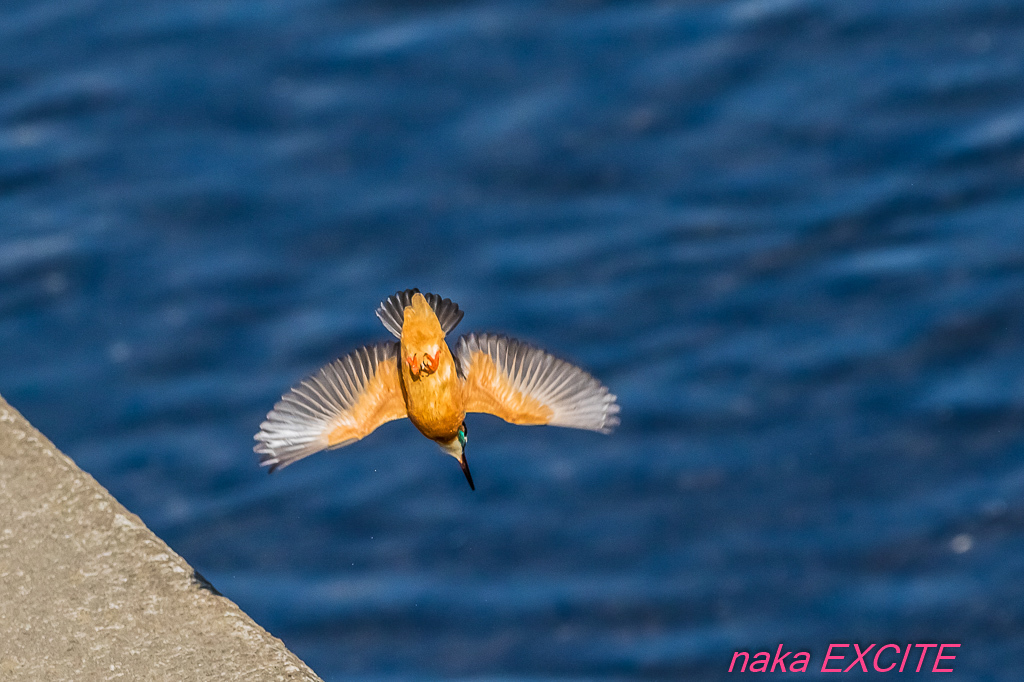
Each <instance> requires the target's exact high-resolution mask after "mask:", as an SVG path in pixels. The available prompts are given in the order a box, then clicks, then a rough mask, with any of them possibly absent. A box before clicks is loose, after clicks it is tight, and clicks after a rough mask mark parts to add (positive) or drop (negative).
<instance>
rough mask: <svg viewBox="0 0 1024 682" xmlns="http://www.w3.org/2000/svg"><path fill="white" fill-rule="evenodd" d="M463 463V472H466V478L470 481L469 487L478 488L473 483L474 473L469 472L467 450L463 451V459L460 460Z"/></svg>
mask: <svg viewBox="0 0 1024 682" xmlns="http://www.w3.org/2000/svg"><path fill="white" fill-rule="evenodd" d="M459 464H461V465H462V473H464V474H466V480H467V481H468V482H469V489H470V490H476V486H475V485H473V474H471V473H469V460H467V459H466V451H465V450H463V451H462V461H461V462H459Z"/></svg>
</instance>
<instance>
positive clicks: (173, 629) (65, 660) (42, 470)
mask: <svg viewBox="0 0 1024 682" xmlns="http://www.w3.org/2000/svg"><path fill="white" fill-rule="evenodd" d="M319 679H320V678H318V677H317V676H316V675H315V674H314V673H313V671H312V670H310V669H309V668H308V667H306V665H305V664H304V663H303V662H302V661H300V660H299V659H298V658H297V657H296V656H295V655H294V654H292V653H291V652H290V651H288V650H287V649H286V648H285V647H284V644H282V643H281V641H280V640H279V639H276V638H275V637H273V636H271V635H270V634H268V633H267V632H266V630H264V629H263V628H261V627H260V626H259V625H257V624H256V623H254V622H253V620H252V619H251V618H249V617H248V616H247V615H245V614H244V613H242V611H241V610H240V609H239V608H238V607H237V606H236V605H235V604H234V603H232V602H231V601H230V600H228V599H226V598H225V597H222V596H220V595H219V594H217V592H216V590H214V589H213V588H212V587H211V586H210V585H209V584H207V583H206V582H205V581H203V580H202V579H201V578H200V577H198V576H197V574H196V573H195V571H194V570H193V569H192V567H191V566H189V565H188V564H187V563H185V561H184V559H182V558H181V557H180V556H178V555H177V554H175V553H174V552H173V551H172V550H171V549H170V548H169V547H168V546H167V545H166V544H164V542H163V541H162V540H160V538H158V537H156V536H155V535H153V533H152V532H151V531H150V530H149V529H148V528H146V526H145V525H144V524H143V523H142V521H141V520H140V519H139V518H138V517H137V516H135V515H134V514H132V513H131V512H129V511H128V510H126V509H125V508H124V507H122V506H121V505H120V504H119V503H118V502H117V500H115V499H114V498H113V497H111V495H110V493H108V492H107V491H106V490H105V489H104V488H103V487H102V486H100V484H99V483H97V482H96V481H95V480H94V479H93V478H92V477H91V476H90V475H89V474H87V473H85V472H84V471H82V470H81V469H79V468H78V467H77V466H75V463H74V462H72V461H71V460H70V459H69V458H68V457H67V456H65V455H64V454H63V453H61V452H60V451H59V450H57V448H55V447H54V446H53V444H52V443H50V441H48V440H47V439H46V438H45V437H44V436H43V435H42V434H40V433H39V432H38V431H36V430H35V429H34V428H32V426H31V425H30V424H29V423H28V422H27V421H25V419H24V418H23V417H22V416H21V415H20V414H19V413H18V412H17V411H15V410H14V409H13V408H11V407H10V406H9V405H8V404H7V403H6V402H5V401H4V400H3V398H0V680H4V681H7V680H12V681H21V680H33V681H34V680H41V681H42V680H45V681H46V682H58V681H61V680H68V681H71V680H73V681H74V682H92V681H94V680H132V681H133V682H134V681H136V680H139V681H141V680H182V681H185V680H204V681H205V680H252V681H255V682H261V681H263V680H275V681H276V680H281V681H284V680H289V681H290V680H302V681H314V680H319Z"/></svg>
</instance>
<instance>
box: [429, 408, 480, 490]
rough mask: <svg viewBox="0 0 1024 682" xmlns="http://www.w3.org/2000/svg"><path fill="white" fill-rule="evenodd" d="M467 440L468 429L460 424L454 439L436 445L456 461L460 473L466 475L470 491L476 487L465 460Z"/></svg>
mask: <svg viewBox="0 0 1024 682" xmlns="http://www.w3.org/2000/svg"><path fill="white" fill-rule="evenodd" d="M468 440H469V429H467V428H466V422H462V426H460V427H459V432H458V433H457V434H456V435H455V438H453V439H452V440H450V441H449V442H447V443H438V445H440V446H441V449H442V450H444V451H445V452H446V453H448V454H449V455H451V456H452V457H454V458H455V459H456V461H458V463H459V466H461V467H462V473H463V474H465V475H466V482H467V483H469V487H470V489H471V490H476V486H475V485H473V475H472V474H471V473H469V462H468V461H467V460H466V442H467V441H468Z"/></svg>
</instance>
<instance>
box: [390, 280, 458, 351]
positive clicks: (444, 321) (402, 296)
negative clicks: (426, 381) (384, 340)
mask: <svg viewBox="0 0 1024 682" xmlns="http://www.w3.org/2000/svg"><path fill="white" fill-rule="evenodd" d="M418 293H420V290H419V289H406V290H405V291H399V292H398V293H397V294H392V295H391V296H389V297H388V300H386V301H384V302H383V303H381V304H380V307H378V308H377V317H379V318H380V321H381V322H383V323H384V326H385V327H387V329H388V331H389V332H391V333H392V334H394V335H395V336H396V337H397V338H399V339H400V338H402V323H403V322H404V321H405V308H406V306H410V305H412V297H413V294H418ZM423 298H425V299H427V303H429V304H430V307H431V308H433V309H434V314H435V315H437V321H438V322H440V323H441V331H443V332H444V333H445V334H447V333H448V332H450V331H451V330H453V329H455V327H456V326H458V324H459V322H461V321H462V316H463V315H465V314H466V313H464V312H463V311H461V310H459V304H458V303H455V302H454V301H452V300H451V299H450V298H441V297H440V296H438V295H437V294H423Z"/></svg>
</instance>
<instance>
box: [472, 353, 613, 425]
mask: <svg viewBox="0 0 1024 682" xmlns="http://www.w3.org/2000/svg"><path fill="white" fill-rule="evenodd" d="M456 353H457V355H458V366H459V373H460V374H461V375H462V376H463V377H464V378H465V391H466V394H465V395H466V411H467V412H487V413H489V414H493V415H496V416H498V417H501V418H502V419H504V420H505V421H507V422H511V423H513V424H551V425H552V426H567V427H570V428H574V429H587V430H590V431H600V432H601V433H610V432H611V430H612V429H613V428H614V427H615V426H616V425H617V424H618V423H619V418H618V416H617V415H618V412H619V406H618V404H617V403H616V402H615V396H614V395H613V394H612V393H609V392H608V389H607V388H606V387H605V386H602V385H601V382H600V381H598V380H597V379H595V378H594V377H592V376H591V375H589V374H587V373H586V372H584V371H583V370H582V369H580V368H579V367H577V366H575V365H571V364H569V363H568V362H565V361H564V360H559V359H558V358H556V357H554V356H553V355H551V354H549V353H546V352H544V351H542V350H540V349H539V348H534V347H532V346H529V345H527V344H525V343H523V342H522V341H516V340H515V339H510V338H508V337H507V336H496V335H493V334H468V335H466V336H463V337H462V338H461V339H459V345H458V349H457V351H456Z"/></svg>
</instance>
